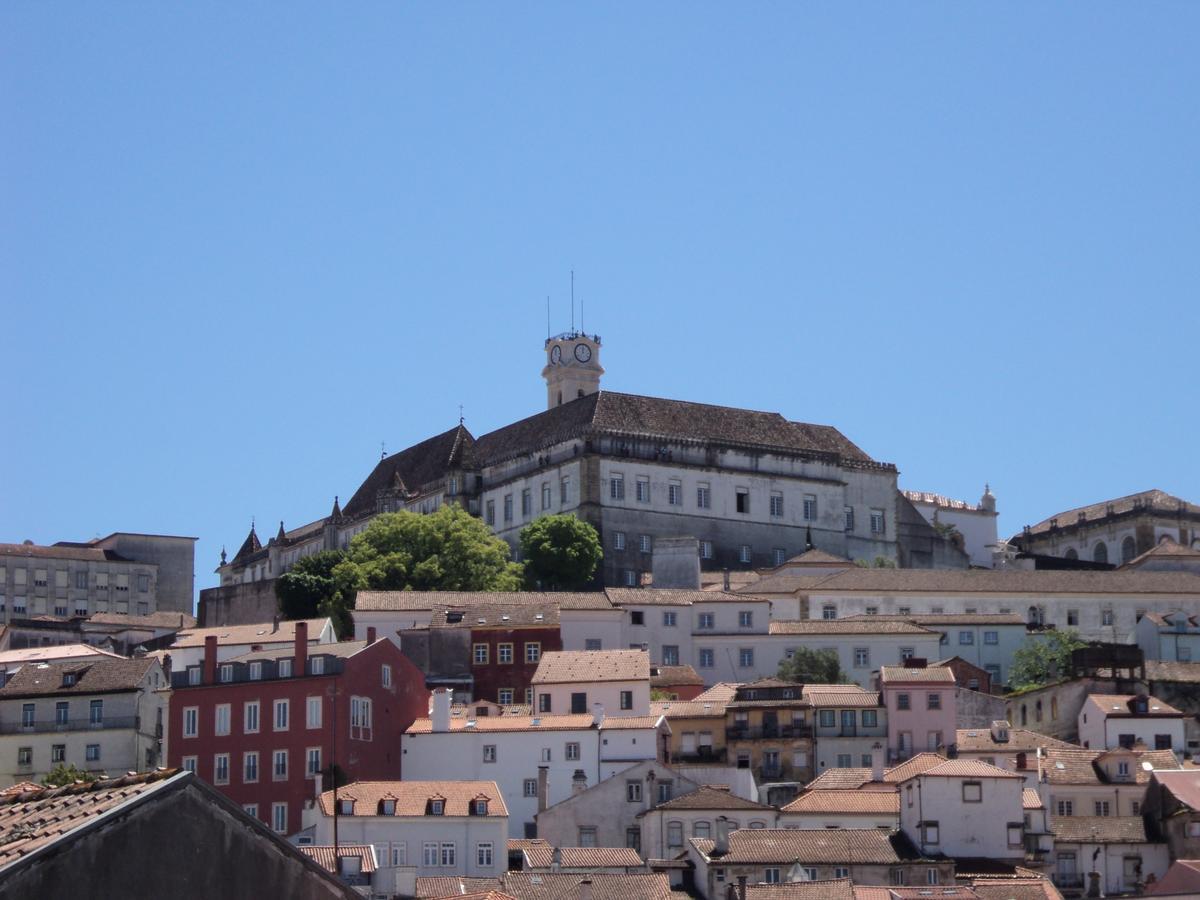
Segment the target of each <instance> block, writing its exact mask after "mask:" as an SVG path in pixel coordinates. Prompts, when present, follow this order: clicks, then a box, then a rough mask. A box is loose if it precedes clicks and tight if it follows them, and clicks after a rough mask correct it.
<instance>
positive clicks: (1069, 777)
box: [1042, 747, 1101, 784]
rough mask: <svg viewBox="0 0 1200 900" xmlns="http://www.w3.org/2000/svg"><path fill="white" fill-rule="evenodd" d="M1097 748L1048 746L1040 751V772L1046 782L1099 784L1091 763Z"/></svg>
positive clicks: (1096, 773)
mask: <svg viewBox="0 0 1200 900" xmlns="http://www.w3.org/2000/svg"><path fill="white" fill-rule="evenodd" d="M1099 755H1100V751H1099V750H1083V749H1074V750H1070V749H1067V748H1065V747H1050V748H1048V749H1046V750H1045V751H1043V753H1042V757H1043V759H1042V773H1043V777H1044V778H1045V780H1046V782H1047V783H1048V784H1100V783H1101V781H1100V775H1099V773H1098V772H1097V771H1096V767H1095V766H1094V765H1093V763H1094V762H1095V761H1096V757H1098V756H1099Z"/></svg>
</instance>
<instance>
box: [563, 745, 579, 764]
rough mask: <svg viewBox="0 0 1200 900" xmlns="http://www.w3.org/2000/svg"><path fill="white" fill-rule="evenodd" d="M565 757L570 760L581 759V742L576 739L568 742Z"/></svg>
mask: <svg viewBox="0 0 1200 900" xmlns="http://www.w3.org/2000/svg"><path fill="white" fill-rule="evenodd" d="M563 757H564V758H565V759H568V760H577V759H579V744H578V743H577V742H575V741H570V742H568V743H567V746H566V748H565V750H564V753H563Z"/></svg>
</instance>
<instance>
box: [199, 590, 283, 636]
mask: <svg viewBox="0 0 1200 900" xmlns="http://www.w3.org/2000/svg"><path fill="white" fill-rule="evenodd" d="M278 609H279V604H278V602H277V601H276V599H275V582H274V581H273V580H272V581H250V582H246V583H245V584H226V585H222V586H221V587H215V588H205V589H204V590H202V591H201V592H200V604H199V606H198V607H197V609H196V624H197V625H198V626H199V627H201V628H210V627H215V626H218V625H251V624H253V623H255V622H270V621H271V620H272V619H274V618H275V614H276V612H277V611H278Z"/></svg>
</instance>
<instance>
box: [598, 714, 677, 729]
mask: <svg viewBox="0 0 1200 900" xmlns="http://www.w3.org/2000/svg"><path fill="white" fill-rule="evenodd" d="M661 719H662V716H656V715H649V716H605V717H604V722H603V723H602V724H601V725H600V730H601V731H611V730H613V729H618V730H619V729H626V728H657V727H658V723H659V721H660V720H661Z"/></svg>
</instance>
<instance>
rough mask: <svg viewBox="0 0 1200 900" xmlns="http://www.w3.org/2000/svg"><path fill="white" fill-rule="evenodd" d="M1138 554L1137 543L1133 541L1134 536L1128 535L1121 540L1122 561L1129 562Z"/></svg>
mask: <svg viewBox="0 0 1200 900" xmlns="http://www.w3.org/2000/svg"><path fill="white" fill-rule="evenodd" d="M1135 556H1137V544H1135V543H1134V542H1133V538H1132V537H1127V538H1125V540H1123V541H1121V562H1123V563H1127V562H1129V561H1130V560H1131V559H1133V558H1134V557H1135Z"/></svg>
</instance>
